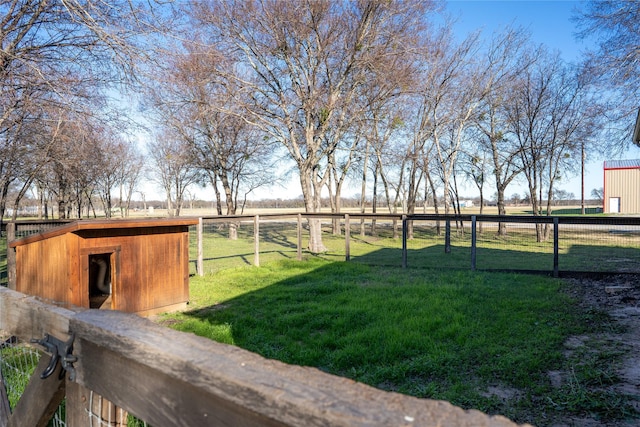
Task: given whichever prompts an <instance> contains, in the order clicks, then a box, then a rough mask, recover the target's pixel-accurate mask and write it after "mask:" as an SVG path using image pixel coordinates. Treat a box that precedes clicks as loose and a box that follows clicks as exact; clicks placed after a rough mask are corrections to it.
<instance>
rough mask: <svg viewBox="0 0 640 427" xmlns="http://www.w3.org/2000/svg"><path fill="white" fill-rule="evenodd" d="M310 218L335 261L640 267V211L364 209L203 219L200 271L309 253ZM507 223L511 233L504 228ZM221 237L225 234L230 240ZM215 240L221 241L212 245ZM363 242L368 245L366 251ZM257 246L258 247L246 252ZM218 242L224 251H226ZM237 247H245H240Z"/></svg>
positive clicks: (611, 270) (571, 269) (545, 268)
mask: <svg viewBox="0 0 640 427" xmlns="http://www.w3.org/2000/svg"><path fill="white" fill-rule="evenodd" d="M309 218H314V219H319V220H321V221H322V222H323V240H324V241H325V242H327V241H328V242H330V243H332V245H327V246H328V247H329V250H328V251H327V252H326V253H324V254H315V255H314V256H320V257H326V258H328V259H335V260H346V261H355V262H363V263H367V264H372V265H388V266H397V267H403V268H418V267H425V268H459V269H471V270H483V271H492V270H503V271H520V272H528V273H530V272H535V273H547V274H551V275H553V276H555V277H558V276H562V275H570V274H575V273H606V274H617V273H640V251H639V250H638V249H640V218H639V217H618V216H611V217H602V216H511V215H506V216H501V215H435V214H414V215H406V214H382V215H377V214H357V213H356V214H354V213H349V214H326V213H319V214H308V213H303V214H289V215H284V214H266V215H246V216H226V217H219V216H215V217H203V218H201V221H200V224H199V226H198V228H197V232H195V235H196V236H197V237H196V238H195V239H194V240H195V241H196V242H197V247H198V251H197V254H194V257H193V259H192V262H194V265H195V267H196V273H197V274H204V273H207V272H212V271H215V270H217V268H216V267H215V266H214V267H212V268H209V269H207V268H204V267H203V266H204V264H205V261H206V262H208V263H210V264H211V263H216V262H219V263H220V264H224V265H229V264H226V263H224V262H222V261H223V260H226V259H229V258H233V257H235V258H239V259H242V262H241V263H239V264H253V265H260V261H261V256H264V255H265V254H270V253H273V252H278V253H280V255H281V256H280V258H290V259H293V258H295V259H302V253H303V252H304V251H305V247H304V243H303V240H304V238H303V236H308V231H307V226H306V221H304V220H305V219H309ZM336 221H337V222H339V227H338V228H336V224H335V223H336ZM230 223H234V224H236V225H238V226H241V227H242V228H244V229H245V230H244V233H238V239H239V240H242V239H245V242H246V243H245V244H244V245H242V244H237V243H233V242H231V241H229V239H228V236H225V232H226V228H225V226H226V225H228V224H230ZM501 226H502V227H504V231H505V232H504V233H499V230H500V229H501ZM270 233H271V235H270ZM276 235H277V236H279V238H280V240H281V242H280V248H276V249H274V240H275V239H274V236H276ZM365 236H366V237H365ZM284 237H287V238H288V239H286V240H285V239H284ZM540 237H542V238H540ZM220 239H226V244H225V243H224V241H225V240H220ZM212 240H215V241H216V242H217V244H211V241H212ZM207 242H209V244H207ZM363 245H364V246H367V249H368V250H369V251H363V250H362V246H363ZM251 246H252V247H253V250H252V251H251V252H247V248H248V247H251ZM275 246H277V244H275ZM216 247H217V248H221V247H224V250H223V251H222V252H221V253H219V251H217V250H216ZM376 247H377V249H376V250H375V251H374V252H371V251H370V249H371V248H376ZM234 248H238V249H239V250H238V251H237V252H235V253H234V252H233V249H234ZM243 251H244V252H243ZM251 259H252V260H253V261H251ZM268 259H273V257H269V258H268ZM431 260H433V262H430V261H431ZM239 264H238V265H239Z"/></svg>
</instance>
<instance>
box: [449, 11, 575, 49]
mask: <svg viewBox="0 0 640 427" xmlns="http://www.w3.org/2000/svg"><path fill="white" fill-rule="evenodd" d="M446 4H447V11H448V12H449V13H450V14H451V15H452V16H453V17H454V18H457V23H456V33H457V34H458V35H459V36H463V35H464V34H467V33H469V32H471V31H474V30H477V29H481V30H482V32H483V35H484V36H486V37H489V36H491V34H492V33H493V32H495V31H500V30H502V29H504V28H505V27H507V26H510V25H511V26H516V27H523V28H525V29H526V30H528V31H529V32H530V33H531V36H532V41H533V42H535V43H544V44H545V45H547V46H548V47H549V48H551V49H553V50H555V49H557V50H559V51H560V52H561V53H562V56H563V58H564V59H565V60H567V61H575V60H577V59H578V58H579V55H580V51H581V50H582V49H583V48H584V47H585V44H584V43H583V42H581V41H577V40H576V38H575V37H574V33H575V31H576V28H575V25H574V23H573V22H571V16H572V14H573V9H574V8H576V7H578V6H579V5H580V2H578V1H518V0H511V1H508V0H504V1H486V0H476V1H473V0H465V1H457V0H454V1H448V2H447V3H446Z"/></svg>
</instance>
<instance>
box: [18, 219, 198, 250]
mask: <svg viewBox="0 0 640 427" xmlns="http://www.w3.org/2000/svg"><path fill="white" fill-rule="evenodd" d="M196 224H198V218H188V217H181V218H161V219H102V220H79V221H74V222H70V223H68V224H65V225H62V226H60V227H54V228H52V229H50V230H47V231H44V232H42V233H37V234H32V235H30V236H26V237H23V238H21V239H17V240H14V241H12V242H9V247H10V248H15V247H16V246H22V245H26V244H29V243H32V242H37V241H39V240H44V239H49V238H51V237H56V236H60V235H62V234H65V233H75V232H78V231H83V230H104V229H111V230H122V229H134V228H137V229H143V228H152V229H155V230H156V231H157V232H158V233H161V232H162V231H163V230H165V229H166V228H167V227H175V226H189V225H196Z"/></svg>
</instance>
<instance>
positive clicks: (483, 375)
mask: <svg viewBox="0 0 640 427" xmlns="http://www.w3.org/2000/svg"><path fill="white" fill-rule="evenodd" d="M562 286H563V285H562V282H560V281H558V280H554V279H550V278H546V277H541V276H530V275H516V274H506V273H503V274H500V273H472V272H465V271H454V272H447V271H434V270H418V271H416V270H402V269H400V268H381V267H371V266H367V265H363V264H358V263H345V262H331V261H327V260H323V259H318V258H315V259H313V258H312V259H309V260H307V261H304V262H299V261H279V262H272V263H269V264H267V265H263V266H262V267H260V268H255V267H242V268H235V269H226V270H221V271H218V272H217V273H216V274H214V275H207V276H205V277H192V278H191V303H190V310H189V311H188V312H185V313H177V314H171V315H166V316H163V317H162V318H161V321H162V322H163V323H167V324H170V325H171V326H172V327H174V328H176V329H178V330H182V331H187V332H193V333H196V334H198V335H201V336H205V337H209V338H211V339H214V340H217V341H220V342H224V343H229V344H234V345H237V346H240V347H242V348H245V349H247V350H250V351H253V352H256V353H259V354H261V355H263V356H265V357H268V358H273V359H278V360H281V361H284V362H287V363H291V364H297V365H306V366H314V367H317V368H319V369H321V370H324V371H326V372H330V373H333V374H337V375H340V376H344V377H349V378H352V379H354V380H357V381H361V382H364V383H367V384H370V385H372V386H375V387H378V388H381V389H384V390H392V391H397V392H401V393H405V394H409V395H413V396H418V397H425V398H434V399H445V400H448V401H451V402H452V403H454V404H456V405H459V406H462V407H464V408H475V409H480V410H482V411H485V412H489V413H497V414H502V415H505V416H508V417H510V418H512V419H515V420H517V421H520V422H532V423H535V424H543V421H544V420H545V419H547V418H545V417H553V416H554V414H556V413H557V412H558V411H567V410H568V411H570V412H572V413H578V414H579V413H583V412H592V411H594V410H596V411H597V410H600V409H597V408H605V409H602V411H604V412H607V413H606V414H603V416H610V415H611V414H609V412H611V411H610V410H614V411H618V413H619V414H621V415H619V416H624V414H625V413H628V411H627V412H624V411H623V410H622V409H621V408H623V409H624V408H626V406H625V405H626V403H625V401H624V399H623V400H620V399H618V400H614V399H613V398H612V397H611V396H601V397H598V396H596V397H594V396H593V395H592V394H586V392H585V390H584V388H583V387H572V389H573V390H572V389H566V388H565V389H554V388H553V387H552V386H551V383H550V380H549V376H548V372H549V371H554V370H561V369H567V366H566V364H567V363H568V362H567V360H566V359H565V358H564V357H563V353H562V352H563V342H564V341H565V340H566V339H567V337H569V336H571V335H579V334H582V333H584V332H585V331H586V330H590V331H593V330H594V329H597V328H599V327H602V325H604V324H606V322H605V318H604V315H603V314H597V315H596V314H594V313H590V314H589V316H588V317H586V315H585V314H582V313H581V312H580V311H579V310H578V308H577V307H576V306H575V305H574V303H573V301H572V300H571V299H570V298H569V297H568V296H567V295H566V294H565V293H563V292H562ZM600 315H601V316H603V317H602V318H597V321H594V318H595V317H597V316H600ZM594 316H595V317H594ZM596 362H597V361H594V362H593V363H591V362H588V361H587V362H584V361H575V364H576V367H575V372H576V381H577V384H580V382H579V381H581V380H580V378H582V375H583V374H582V372H583V373H584V376H590V377H593V376H602V377H606V375H608V374H606V373H605V372H602V369H601V367H600V366H598V367H597V369H599V371H596V367H595V364H596ZM572 363H573V362H572ZM572 369H573V367H572ZM574 385H575V384H574ZM495 390H501V391H502V392H500V393H496V392H495ZM503 392H504V393H506V394H507V395H509V396H510V397H508V398H505V397H504V395H503ZM594 399H595V402H594ZM598 399H601V400H602V399H604V402H601V401H600V400H598ZM616 399H617V397H616ZM558 402H560V403H558ZM563 402H565V403H563ZM566 402H570V403H571V407H569V404H568V403H566ZM616 402H617V403H616ZM594 408H596V409H594Z"/></svg>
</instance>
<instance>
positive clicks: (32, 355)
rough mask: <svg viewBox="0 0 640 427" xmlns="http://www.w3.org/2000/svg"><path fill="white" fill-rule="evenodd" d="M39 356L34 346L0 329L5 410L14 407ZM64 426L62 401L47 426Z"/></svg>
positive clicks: (0, 377) (0, 391) (0, 378)
mask: <svg viewBox="0 0 640 427" xmlns="http://www.w3.org/2000/svg"><path fill="white" fill-rule="evenodd" d="M40 357H41V354H40V352H39V351H38V350H37V349H36V348H35V347H33V346H31V345H30V344H28V343H24V342H20V341H19V340H18V339H17V338H15V337H13V336H11V335H10V334H8V333H6V332H4V331H1V330H0V405H2V404H5V405H8V408H5V410H6V411H8V412H11V411H13V409H14V408H15V407H16V404H17V403H18V400H20V397H21V396H22V393H23V392H24V390H25V389H26V387H27V384H28V383H29V380H30V379H31V376H32V375H33V373H34V371H35V369H36V367H37V366H38V362H39V360H40ZM45 357H46V356H45ZM64 426H66V423H65V415H64V403H63V404H62V405H60V406H59V407H58V409H57V410H56V412H55V413H54V415H53V417H52V418H51V420H50V421H49V424H48V427H64Z"/></svg>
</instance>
